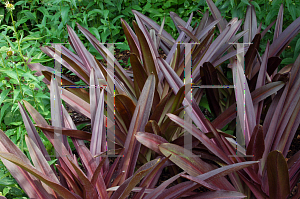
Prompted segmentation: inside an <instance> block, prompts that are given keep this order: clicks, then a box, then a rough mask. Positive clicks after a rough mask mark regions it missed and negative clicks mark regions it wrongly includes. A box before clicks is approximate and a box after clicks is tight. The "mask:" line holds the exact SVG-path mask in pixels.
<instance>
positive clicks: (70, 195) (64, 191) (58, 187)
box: [0, 152, 80, 199]
mask: <svg viewBox="0 0 300 199" xmlns="http://www.w3.org/2000/svg"><path fill="white" fill-rule="evenodd" d="M0 156H1V157H2V158H5V159H7V160H9V161H11V162H12V163H14V164H16V165H18V166H19V167H21V168H22V169H24V170H26V171H27V172H29V173H31V174H32V175H34V176H35V177H36V178H38V179H39V180H41V181H42V182H44V183H45V184H47V185H48V186H49V187H51V188H52V189H53V190H54V191H56V192H57V193H58V194H59V195H61V196H62V197H63V198H74V199H76V198H77V199H78V198H80V197H79V196H78V195H77V196H76V194H74V193H72V192H70V191H69V190H67V189H66V188H64V187H63V186H61V185H59V184H57V183H56V182H53V180H52V179H51V178H50V177H48V176H47V175H44V174H43V173H41V172H40V171H38V170H37V169H35V168H34V167H33V166H31V164H28V163H26V162H25V161H23V160H22V159H21V158H19V157H17V156H16V155H14V154H11V153H6V152H0Z"/></svg>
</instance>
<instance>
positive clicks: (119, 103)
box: [115, 95, 136, 129]
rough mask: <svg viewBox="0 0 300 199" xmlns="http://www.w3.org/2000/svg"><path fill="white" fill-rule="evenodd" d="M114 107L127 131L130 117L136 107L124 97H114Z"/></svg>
mask: <svg viewBox="0 0 300 199" xmlns="http://www.w3.org/2000/svg"><path fill="white" fill-rule="evenodd" d="M115 107H116V109H117V111H118V112H119V113H120V115H121V117H122V119H123V121H124V123H125V125H126V127H127V129H129V126H130V122H131V119H132V116H133V114H134V110H135V107H136V105H135V104H134V102H133V101H132V100H131V99H130V98H129V97H127V96H126V95H116V96H115Z"/></svg>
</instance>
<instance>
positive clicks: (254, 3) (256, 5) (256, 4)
mask: <svg viewBox="0 0 300 199" xmlns="http://www.w3.org/2000/svg"><path fill="white" fill-rule="evenodd" d="M251 4H252V5H254V7H256V8H257V9H258V11H259V12H260V7H259V5H258V3H256V2H255V1H251Z"/></svg>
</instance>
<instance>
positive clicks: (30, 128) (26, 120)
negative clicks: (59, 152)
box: [18, 101, 54, 169]
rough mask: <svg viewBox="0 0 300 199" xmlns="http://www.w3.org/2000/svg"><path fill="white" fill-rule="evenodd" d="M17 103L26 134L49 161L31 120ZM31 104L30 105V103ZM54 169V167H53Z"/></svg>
mask: <svg viewBox="0 0 300 199" xmlns="http://www.w3.org/2000/svg"><path fill="white" fill-rule="evenodd" d="M23 102H24V104H27V105H28V104H29V103H28V102H26V101H23ZM18 105H19V109H20V113H21V115H22V118H23V121H24V125H25V128H26V130H27V133H28V136H29V137H30V138H31V139H32V141H33V142H34V143H35V144H36V145H37V146H38V148H39V149H40V150H41V152H42V154H43V155H44V157H45V158H46V160H47V161H50V160H51V159H50V157H49V154H48V152H47V150H46V148H45V146H44V144H43V142H42V140H41V138H40V135H39V134H38V132H37V131H36V129H35V127H34V125H33V123H32V121H31V120H30V118H29V116H28V114H27V112H26V111H25V109H24V107H23V105H22V104H21V103H20V102H18ZM30 106H31V105H30ZM53 169H54V168H53Z"/></svg>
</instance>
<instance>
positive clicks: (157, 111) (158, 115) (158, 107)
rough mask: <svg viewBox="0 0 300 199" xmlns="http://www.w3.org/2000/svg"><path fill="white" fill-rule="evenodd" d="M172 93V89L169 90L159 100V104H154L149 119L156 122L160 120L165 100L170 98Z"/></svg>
mask: <svg viewBox="0 0 300 199" xmlns="http://www.w3.org/2000/svg"><path fill="white" fill-rule="evenodd" d="M172 94H173V92H172V91H170V92H169V93H168V94H167V95H166V96H165V97H164V98H163V99H161V100H160V102H159V104H157V105H156V107H155V109H154V111H153V113H152V114H151V117H150V119H151V120H154V121H156V122H157V123H158V122H159V121H160V119H161V118H162V117H164V116H165V115H163V114H162V113H163V111H164V109H165V106H166V104H167V102H168V101H169V100H170V96H171V95H172Z"/></svg>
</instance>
